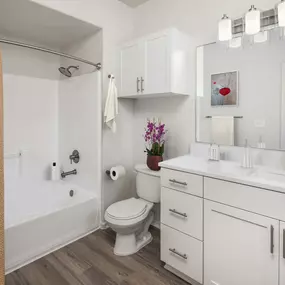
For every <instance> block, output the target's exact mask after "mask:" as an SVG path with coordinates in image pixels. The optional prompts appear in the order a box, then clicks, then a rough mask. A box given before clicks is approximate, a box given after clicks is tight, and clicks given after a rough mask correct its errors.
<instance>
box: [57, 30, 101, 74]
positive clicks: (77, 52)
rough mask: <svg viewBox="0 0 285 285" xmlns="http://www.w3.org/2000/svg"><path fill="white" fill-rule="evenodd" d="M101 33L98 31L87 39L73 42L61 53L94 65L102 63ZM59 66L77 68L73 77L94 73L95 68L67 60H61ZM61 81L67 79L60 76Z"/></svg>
mask: <svg viewBox="0 0 285 285" xmlns="http://www.w3.org/2000/svg"><path fill="white" fill-rule="evenodd" d="M102 45H103V32H102V30H99V31H98V32H97V33H95V34H94V35H93V36H90V37H87V38H85V39H84V40H82V41H80V42H75V43H73V44H72V45H71V46H66V47H64V48H63V49H62V52H64V53H66V54H71V55H73V56H77V57H80V58H84V59H86V60H89V61H91V62H94V63H102V60H103V50H102V48H103V47H102ZM61 65H62V66H64V67H67V66H70V65H74V66H78V67H79V69H78V70H76V71H74V73H73V77H74V76H80V75H82V74H87V73H91V72H94V70H96V68H95V67H94V66H92V65H88V64H85V63H82V62H78V61H75V60H71V59H68V58H63V57H62V58H61ZM61 78H62V79H67V78H66V77H65V76H61Z"/></svg>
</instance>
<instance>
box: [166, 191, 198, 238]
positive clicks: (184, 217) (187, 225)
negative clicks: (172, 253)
mask: <svg viewBox="0 0 285 285" xmlns="http://www.w3.org/2000/svg"><path fill="white" fill-rule="evenodd" d="M161 222H162V223H163V224H165V225H167V226H170V227H172V228H175V229H177V230H179V231H181V232H183V233H185V234H188V235H190V236H192V237H195V238H197V239H200V240H203V199H202V198H199V197H196V196H192V195H187V194H185V193H182V192H179V191H176V190H172V189H169V188H165V187H162V189H161Z"/></svg>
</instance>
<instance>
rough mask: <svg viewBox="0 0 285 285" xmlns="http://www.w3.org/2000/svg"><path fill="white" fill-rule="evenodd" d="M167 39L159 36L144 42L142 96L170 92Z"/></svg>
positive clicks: (165, 36) (163, 35)
mask: <svg viewBox="0 0 285 285" xmlns="http://www.w3.org/2000/svg"><path fill="white" fill-rule="evenodd" d="M168 42H169V37H168V36H167V34H161V35H157V36H153V37H151V38H148V39H146V40H145V42H144V73H143V75H142V77H143V80H144V82H143V89H144V90H143V92H142V93H144V94H159V93H165V92H170V82H169V72H170V68H169V48H170V47H169V44H168Z"/></svg>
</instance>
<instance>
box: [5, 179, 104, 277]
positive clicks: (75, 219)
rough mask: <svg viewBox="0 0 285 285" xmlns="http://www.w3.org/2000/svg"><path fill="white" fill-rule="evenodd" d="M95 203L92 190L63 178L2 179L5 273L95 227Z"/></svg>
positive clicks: (96, 203) (97, 221)
mask: <svg viewBox="0 0 285 285" xmlns="http://www.w3.org/2000/svg"><path fill="white" fill-rule="evenodd" d="M71 190H73V194H74V195H73V196H72V195H70V194H71V193H70V191H71ZM98 205H99V204H98V201H97V198H96V195H95V194H93V192H92V191H87V190H85V189H81V188H80V187H78V186H76V185H73V184H69V183H66V182H63V181H58V182H52V181H42V182H35V181H24V180H17V179H16V180H11V179H8V181H7V180H6V181H5V210H4V212H5V272H6V274H7V273H10V272H12V271H14V270H15V269H17V268H20V267H22V266H23V265H25V264H28V263H30V262H32V261H34V260H36V259H38V258H40V257H42V256H44V255H46V254H48V253H50V252H52V251H54V250H56V249H58V248H60V247H62V246H64V245H66V244H68V243H70V242H72V241H74V240H76V239H78V238H80V237H83V236H84V235H86V234H88V233H91V232H92V231H94V230H96V229H97V228H98V227H99V224H100V217H99V213H100V211H99V207H98Z"/></svg>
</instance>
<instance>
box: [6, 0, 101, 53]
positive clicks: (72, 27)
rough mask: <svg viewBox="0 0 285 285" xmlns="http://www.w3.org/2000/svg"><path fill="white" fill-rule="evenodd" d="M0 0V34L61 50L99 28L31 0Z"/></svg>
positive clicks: (92, 33)
mask: <svg viewBox="0 0 285 285" xmlns="http://www.w3.org/2000/svg"><path fill="white" fill-rule="evenodd" d="M0 1H1V9H0V35H1V36H0V37H5V38H8V39H13V40H19V41H24V42H28V43H34V44H38V45H42V46H44V47H49V48H53V49H57V50H60V49H62V48H64V47H68V46H70V45H72V44H74V43H77V42H80V41H81V40H83V39H85V38H87V37H89V36H91V35H94V34H95V33H96V32H97V31H98V30H99V28H97V27H96V26H94V25H92V24H90V23H86V22H83V21H81V20H78V19H75V18H73V17H71V16H68V15H65V14H62V13H60V12H58V11H55V10H52V9H49V8H47V7H44V6H42V5H39V4H37V3H34V2H31V1H27V0H0ZM15 7H17V9H15Z"/></svg>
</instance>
